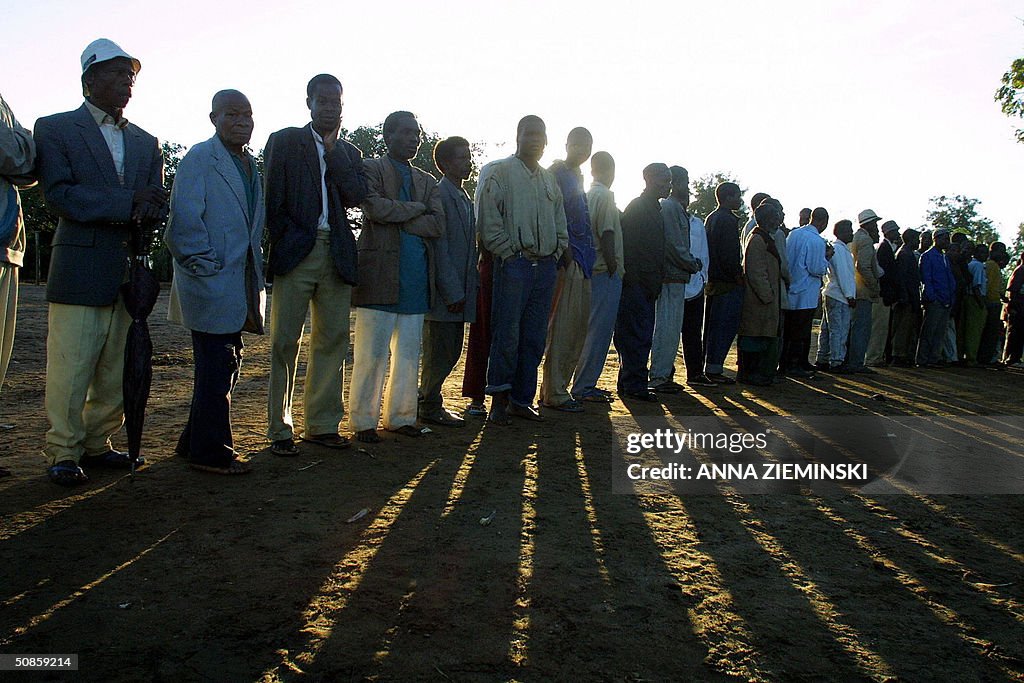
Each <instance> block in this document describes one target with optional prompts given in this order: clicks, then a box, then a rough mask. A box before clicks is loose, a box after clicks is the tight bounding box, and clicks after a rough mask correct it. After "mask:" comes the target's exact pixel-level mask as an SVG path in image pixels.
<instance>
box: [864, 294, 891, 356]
mask: <svg viewBox="0 0 1024 683" xmlns="http://www.w3.org/2000/svg"><path fill="white" fill-rule="evenodd" d="M891 313H892V309H891V308H890V307H889V306H886V305H885V304H883V303H882V300H881V299H876V300H875V305H874V306H872V307H871V338H870V339H869V340H868V352H867V354H866V355H865V356H864V364H865V365H881V364H883V363H885V345H886V344H887V343H888V341H889V316H890V314H891Z"/></svg>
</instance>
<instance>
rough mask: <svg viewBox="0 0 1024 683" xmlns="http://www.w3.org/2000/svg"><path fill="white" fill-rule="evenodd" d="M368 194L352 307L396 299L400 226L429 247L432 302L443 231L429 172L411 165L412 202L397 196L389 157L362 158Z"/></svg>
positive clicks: (440, 209) (434, 182)
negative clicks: (437, 247) (436, 250)
mask: <svg viewBox="0 0 1024 683" xmlns="http://www.w3.org/2000/svg"><path fill="white" fill-rule="evenodd" d="M363 167H364V168H365V170H366V184H367V190H368V192H367V194H366V199H365V200H364V201H363V204H362V208H363V226H362V230H361V231H360V233H359V242H358V251H359V284H358V285H357V286H356V287H354V288H353V289H352V304H353V305H354V306H370V305H388V304H396V303H398V262H399V261H398V258H399V250H400V248H401V244H402V235H401V232H400V231H402V230H405V231H406V232H408V233H409V234H411V235H418V236H419V237H422V238H423V242H424V244H426V246H427V272H428V279H429V282H430V301H431V304H433V302H434V297H435V282H436V277H435V269H436V264H435V258H434V247H435V244H436V240H437V239H438V238H439V237H441V236H443V235H444V224H445V220H444V207H443V206H442V204H441V194H440V192H438V190H437V180H435V179H434V177H433V176H432V175H430V174H429V173H427V172H426V171H423V170H421V169H418V168H416V167H415V166H412V167H411V168H412V197H413V201H410V202H403V201H399V200H398V196H399V190H400V188H401V182H402V181H401V178H400V177H399V175H398V173H397V172H396V171H395V169H394V167H393V166H392V164H391V162H390V161H389V160H388V159H387V157H380V158H378V159H366V160H365V161H363Z"/></svg>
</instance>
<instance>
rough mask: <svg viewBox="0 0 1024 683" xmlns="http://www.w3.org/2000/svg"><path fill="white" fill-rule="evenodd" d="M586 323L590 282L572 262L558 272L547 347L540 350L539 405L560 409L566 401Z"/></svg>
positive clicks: (588, 320) (577, 265) (588, 313)
mask: <svg viewBox="0 0 1024 683" xmlns="http://www.w3.org/2000/svg"><path fill="white" fill-rule="evenodd" d="M589 322H590V280H586V279H584V278H583V269H582V268H580V266H579V264H578V263H576V261H573V262H572V263H570V264H569V267H568V268H565V269H563V270H559V271H558V279H557V281H556V282H555V295H554V301H553V302H552V304H551V318H550V320H549V321H548V339H547V346H546V347H545V349H544V379H543V381H542V382H541V385H540V398H541V402H543V403H544V405H547V406H560V405H562V404H563V403H565V402H566V401H568V400H569V399H570V398H572V396H570V395H569V382H570V381H571V380H572V376H573V373H574V372H576V364H577V363H579V360H580V353H581V352H582V351H583V343H584V342H585V341H586V340H587V325H588V324H589Z"/></svg>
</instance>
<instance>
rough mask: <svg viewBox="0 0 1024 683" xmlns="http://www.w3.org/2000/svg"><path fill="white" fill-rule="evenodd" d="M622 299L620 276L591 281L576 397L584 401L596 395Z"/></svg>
mask: <svg viewBox="0 0 1024 683" xmlns="http://www.w3.org/2000/svg"><path fill="white" fill-rule="evenodd" d="M621 298H622V276H621V275H619V274H618V273H615V274H614V275H609V274H608V273H594V276H593V277H592V278H591V280H590V321H589V323H588V326H587V339H586V341H584V342H583V351H581V352H580V361H579V363H578V364H577V365H576V377H575V379H574V381H573V385H572V395H573V396H575V397H577V398H583V397H584V396H587V395H589V394H592V393H593V392H594V389H595V388H596V387H597V380H598V379H599V378H600V377H601V372H602V371H603V370H604V363H605V361H606V360H607V359H608V348H609V346H610V345H611V343H612V332H614V330H615V318H616V316H617V315H618V311H619V300H620V299H621Z"/></svg>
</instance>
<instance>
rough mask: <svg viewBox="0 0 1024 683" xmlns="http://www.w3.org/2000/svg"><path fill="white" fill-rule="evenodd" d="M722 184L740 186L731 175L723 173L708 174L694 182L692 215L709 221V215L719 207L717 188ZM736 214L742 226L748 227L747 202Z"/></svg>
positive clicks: (691, 205) (690, 209) (691, 204)
mask: <svg viewBox="0 0 1024 683" xmlns="http://www.w3.org/2000/svg"><path fill="white" fill-rule="evenodd" d="M722 183H736V184H737V185H740V182H739V181H738V180H736V179H735V178H733V177H732V175H731V174H729V173H722V172H717V173H708V174H707V175H702V176H701V177H700V178H697V180H695V181H693V195H692V201H691V202H690V206H689V211H690V213H692V214H693V215H695V216H699V217H700V218H701V220H704V219H707V217H708V214H710V213H711V212H712V211H714V210H715V207H717V206H718V201H717V200H716V199H715V188H716V187H718V186H719V185H721V184H722ZM742 188H743V186H742V185H740V189H741V190H742ZM743 192H746V190H743ZM736 214H737V215H738V216H739V217H740V224H741V225H746V223H747V221H748V220H749V219H750V213H749V212H748V210H747V204H746V202H744V203H743V204H741V205H740V210H739V211H737V212H736Z"/></svg>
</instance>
